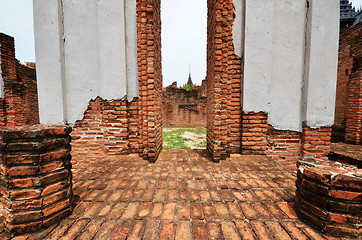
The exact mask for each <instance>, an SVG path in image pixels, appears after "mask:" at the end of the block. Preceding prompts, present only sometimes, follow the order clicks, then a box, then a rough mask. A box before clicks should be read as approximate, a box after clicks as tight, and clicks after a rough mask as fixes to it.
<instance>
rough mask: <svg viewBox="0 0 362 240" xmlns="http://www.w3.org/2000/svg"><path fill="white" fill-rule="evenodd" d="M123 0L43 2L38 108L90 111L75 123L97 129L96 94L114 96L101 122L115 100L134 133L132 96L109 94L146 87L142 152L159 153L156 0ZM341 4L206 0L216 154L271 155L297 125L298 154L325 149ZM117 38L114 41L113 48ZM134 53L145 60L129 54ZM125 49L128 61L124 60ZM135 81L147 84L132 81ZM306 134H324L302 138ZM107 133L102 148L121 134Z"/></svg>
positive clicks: (38, 22) (283, 151)
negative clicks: (93, 114)
mask: <svg viewBox="0 0 362 240" xmlns="http://www.w3.org/2000/svg"><path fill="white" fill-rule="evenodd" d="M134 3H136V6H134V5H132V4H134ZM119 4H120V1H115V0H105V1H94V2H91V3H90V4H88V1H86V0H80V1H69V0H39V1H37V2H36V4H35V6H34V12H35V14H34V15H35V31H36V37H35V38H36V45H37V47H36V48H37V51H36V52H37V66H38V68H39V75H38V76H39V79H40V81H39V84H40V91H39V93H40V94H39V96H40V98H41V99H43V100H41V101H40V109H43V110H41V117H42V118H41V119H44V122H46V123H59V121H60V123H61V122H64V121H65V122H69V123H70V124H74V123H75V122H76V121H77V120H80V119H83V120H84V121H83V120H82V121H83V122H81V125H76V128H77V127H79V126H82V128H84V129H87V126H86V125H87V124H89V127H88V130H89V131H91V128H92V127H91V126H92V121H91V120H92V119H88V118H87V117H88V116H85V117H84V118H83V113H84V111H86V109H87V107H88V110H92V108H93V105H94V104H98V103H97V101H98V100H97V101H94V99H96V97H97V96H99V97H100V98H101V99H103V100H104V101H105V102H103V103H102V104H105V105H107V106H109V107H107V108H105V109H103V107H101V109H103V110H99V112H100V113H98V112H97V114H101V115H102V117H101V119H103V120H102V121H104V119H106V118H108V112H107V111H106V109H108V111H110V112H111V114H110V115H109V116H111V117H112V118H114V119H123V120H122V124H120V125H119V126H117V127H115V128H119V129H120V130H121V132H122V135H127V134H129V133H124V132H123V131H127V128H126V127H124V125H123V121H124V122H127V121H131V119H132V118H128V117H125V114H128V113H127V112H128V110H127V107H125V109H123V108H121V109H117V110H115V109H116V106H114V105H112V104H114V103H117V102H118V103H117V104H120V105H119V106H122V107H123V106H127V104H126V103H123V101H124V100H123V99H124V98H125V97H127V99H128V100H129V101H130V100H132V99H133V97H137V96H139V98H138V100H137V99H135V100H134V101H136V102H138V133H139V135H138V136H139V138H138V140H139V145H138V147H139V150H140V155H141V156H143V157H144V159H149V160H150V161H155V160H156V158H157V156H158V154H159V153H160V150H161V148H162V68H161V34H160V32H161V19H160V1H159V0H137V1H136V2H135V0H127V1H124V5H123V6H121V5H119ZM130 6H133V7H135V8H136V9H133V10H131V8H129V7H130ZM338 6H339V2H338V0H310V1H294V0H286V1H278V0H247V1H243V0H234V1H231V0H208V26H207V29H208V36H207V39H208V41H207V65H208V66H207V79H206V89H207V96H206V102H207V103H206V115H207V148H208V151H209V152H210V153H211V156H212V158H213V159H214V160H215V161H218V160H220V159H225V158H226V157H227V156H229V154H230V153H232V152H240V151H242V153H247V154H266V153H267V152H269V153H270V152H273V149H278V150H280V151H278V155H276V156H275V155H274V156H273V157H276V158H277V157H281V158H282V159H284V160H286V159H287V157H289V154H290V153H289V150H295V145H294V144H289V143H287V142H285V144H284V145H283V144H282V145H283V146H282V147H278V146H279V145H280V146H281V143H282V141H283V140H284V139H285V138H289V137H290V138H293V141H294V140H295V138H296V136H297V135H298V134H296V132H297V133H299V134H300V136H301V137H300V138H299V148H298V149H299V156H301V157H303V156H308V157H309V156H311V154H310V152H307V151H304V150H306V148H303V144H307V145H308V147H313V148H314V147H315V148H316V149H317V150H315V152H314V155H313V156H317V155H318V156H319V154H320V152H319V151H320V150H319V149H322V148H323V147H325V145H327V146H326V149H324V151H323V154H326V153H328V149H327V148H328V144H327V143H328V141H329V140H328V134H324V132H325V131H326V130H329V127H330V126H331V125H332V123H333V119H334V100H332V101H331V99H334V98H335V81H336V69H337V66H336V59H337V48H338V16H339V15H338ZM82 7H84V9H83V8H82ZM115 7H116V8H115ZM77 9H81V11H78V10H77ZM325 12H329V13H330V14H327V15H326V14H324V13H325ZM122 14H123V15H122ZM134 14H137V16H135V15H134ZM83 15H85V17H84V18H83V17H82V16H83ZM120 15H121V16H123V17H124V18H123V19H119V16H120ZM94 16H97V18H95V17H94ZM75 22H76V23H77V24H72V23H75ZM73 25H76V26H73ZM135 29H136V30H137V38H134V39H133V40H132V37H130V38H128V37H124V36H125V35H127V36H128V34H130V36H133V37H134V35H133V33H134V32H133V31H134V30H135ZM113 30H114V31H113ZM113 37H115V38H113ZM114 39H116V40H117V41H116V42H117V43H118V44H115V45H116V46H115V47H114V48H112V47H110V46H113V43H114V41H115V40H114ZM78 45H79V47H78ZM131 49H133V50H131ZM73 50H74V51H73ZM88 50H89V51H88ZM118 50H119V51H118ZM128 50H130V51H131V52H132V54H131V55H129V53H128V52H127V51H128ZM87 51H88V52H87ZM108 53H109V54H108ZM122 54H124V55H122ZM133 54H137V55H136V56H137V67H136V66H135V64H134V62H133V61H132V59H128V56H134V55H133ZM121 55H122V56H125V57H126V60H125V61H123V60H122V61H118V60H119V57H120V56H121ZM38 59H39V61H38ZM110 62H111V63H112V64H108V63H110ZM113 63H117V64H118V65H117V66H115V65H114V64H113ZM132 64H133V65H132ZM75 66H76V67H75ZM122 69H123V70H124V71H123V70H122ZM134 71H135V72H137V73H138V79H136V80H135V79H134V78H133V77H134V76H135V75H134V74H131V73H132V72H134ZM242 71H244V72H242ZM128 73H130V74H131V75H129V74H128ZM124 75H125V76H124ZM130 76H133V77H130ZM137 80H138V81H137ZM135 85H138V88H137V90H138V91H139V94H136V93H135V91H131V89H133V88H134V86H135ZM113 86H116V87H114V88H112V87H113ZM49 89H50V91H49ZM117 89H118V90H119V91H118V90H117ZM115 92H116V95H112V94H113V93H115ZM125 93H127V94H126V95H125ZM109 96H111V97H109ZM47 98H49V99H50V101H48V100H45V99H47ZM91 99H93V101H92V102H91V104H90V105H89V101H90V100H91ZM101 102H102V101H101ZM281 106H282V107H281ZM96 108H97V107H96ZM88 110H87V111H88ZM87 111H86V113H87ZM42 112H43V113H44V114H42ZM86 115H87V114H86ZM97 116H98V115H97ZM78 123H80V122H78ZM95 127H97V126H95ZM269 127H271V128H272V129H273V133H272V135H268V129H269ZM111 129H113V126H112V128H111ZM85 131H86V130H85ZM112 131H113V130H112ZM128 131H129V130H128ZM277 131H280V132H279V133H278V132H277ZM303 134H305V136H307V135H308V134H311V135H313V134H315V136H317V138H319V137H320V138H326V140H323V141H319V140H315V141H314V140H313V139H309V140H308V139H307V138H306V139H304V140H303V137H302V136H303ZM269 136H270V137H269ZM79 139H81V138H79ZM85 139H86V138H85ZM85 139H84V141H86V140H85ZM101 139H103V140H102V141H104V144H102V145H103V147H104V149H107V144H108V143H107V142H109V143H112V141H113V140H112V139H113V137H111V138H105V136H104V130H103V132H102V137H101ZM102 141H101V142H102ZM115 142H117V143H118V146H119V149H117V147H114V146H113V145H112V144H111V146H112V148H113V149H115V150H116V151H117V152H122V151H123V150H121V149H127V148H128V147H125V146H127V144H129V143H127V140H124V139H119V141H118V140H117V141H115ZM268 143H269V145H268ZM273 143H275V144H273ZM310 145H313V146H310ZM319 146H321V147H322V148H319ZM289 147H290V149H289ZM106 151H108V150H106ZM293 157H294V155H293Z"/></svg>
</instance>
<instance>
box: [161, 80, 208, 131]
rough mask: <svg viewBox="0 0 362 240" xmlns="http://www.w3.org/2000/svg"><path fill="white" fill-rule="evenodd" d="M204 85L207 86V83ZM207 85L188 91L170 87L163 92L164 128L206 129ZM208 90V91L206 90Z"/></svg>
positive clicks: (174, 86) (175, 86) (194, 87)
mask: <svg viewBox="0 0 362 240" xmlns="http://www.w3.org/2000/svg"><path fill="white" fill-rule="evenodd" d="M203 83H205V84H206V82H205V81H203ZM203 88H206V86H205V85H201V86H195V85H194V86H193V87H192V89H191V90H189V91H186V90H185V89H182V88H177V84H176V85H170V86H168V87H166V88H163V90H162V126H164V127H206V95H205V93H204V92H205V91H203V90H202V89H203ZM205 90H206V89H205Z"/></svg>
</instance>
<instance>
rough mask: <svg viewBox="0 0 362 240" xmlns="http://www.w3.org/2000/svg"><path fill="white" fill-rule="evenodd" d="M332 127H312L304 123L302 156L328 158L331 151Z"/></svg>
mask: <svg viewBox="0 0 362 240" xmlns="http://www.w3.org/2000/svg"><path fill="white" fill-rule="evenodd" d="M331 135H332V128H331V127H321V128H311V127H309V126H308V125H307V124H306V123H303V130H302V139H301V155H302V156H301V157H302V159H306V158H321V159H326V160H327V159H328V157H327V155H328V154H329V153H330V152H331Z"/></svg>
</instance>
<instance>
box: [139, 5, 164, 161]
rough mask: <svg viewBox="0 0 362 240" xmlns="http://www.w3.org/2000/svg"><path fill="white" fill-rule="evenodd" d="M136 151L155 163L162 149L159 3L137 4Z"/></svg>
mask: <svg viewBox="0 0 362 240" xmlns="http://www.w3.org/2000/svg"><path fill="white" fill-rule="evenodd" d="M137 54H138V83H139V95H140V97H139V101H140V103H139V104H140V110H139V124H140V128H139V129H140V145H139V146H140V150H141V155H142V157H143V158H144V159H147V160H149V161H151V162H154V161H156V159H157V157H158V155H159V154H160V152H161V149H162V66H161V2H160V0H137Z"/></svg>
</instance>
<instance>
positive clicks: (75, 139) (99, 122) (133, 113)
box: [72, 97, 140, 168]
mask: <svg viewBox="0 0 362 240" xmlns="http://www.w3.org/2000/svg"><path fill="white" fill-rule="evenodd" d="M138 104H139V102H138V101H137V100H135V101H132V102H128V101H127V100H115V101H106V100H104V99H102V98H100V97H97V98H96V99H94V100H91V101H90V102H89V105H88V109H87V110H86V111H85V112H84V116H83V119H82V120H78V121H77V122H76V124H75V125H74V127H73V132H72V148H73V149H75V150H76V151H75V152H76V153H77V154H78V156H79V157H77V159H79V160H81V161H82V162H81V163H90V162H92V161H94V160H95V159H94V157H95V158H96V157H97V156H100V155H102V154H103V153H107V154H128V153H136V152H139V136H140V135H139V115H138V112H139V111H138V108H139V106H138ZM89 152H92V155H94V153H95V156H92V158H89V157H88V155H89ZM73 164H74V166H75V168H77V165H78V162H74V161H73Z"/></svg>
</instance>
